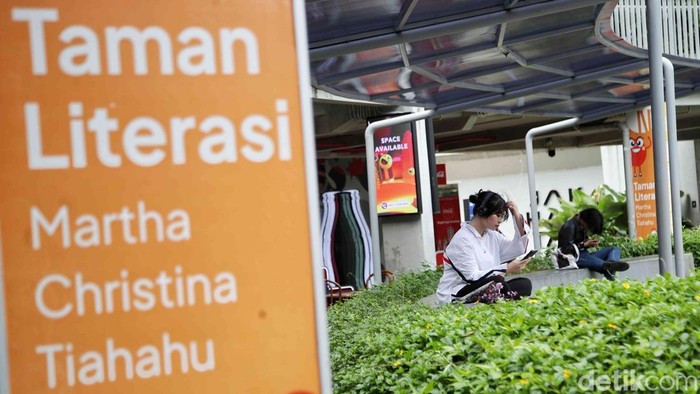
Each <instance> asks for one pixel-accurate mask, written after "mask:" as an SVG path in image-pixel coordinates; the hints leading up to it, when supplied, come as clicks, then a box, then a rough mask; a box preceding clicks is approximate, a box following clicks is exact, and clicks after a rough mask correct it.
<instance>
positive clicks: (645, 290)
mask: <svg viewBox="0 0 700 394" xmlns="http://www.w3.org/2000/svg"><path fill="white" fill-rule="evenodd" d="M644 295H646V296H647V297H649V295H651V292H650V291H649V290H648V289H644Z"/></svg>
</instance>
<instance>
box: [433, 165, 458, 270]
mask: <svg viewBox="0 0 700 394" xmlns="http://www.w3.org/2000/svg"><path fill="white" fill-rule="evenodd" d="M437 174H438V177H437V178H438V198H439V200H440V213H436V214H433V228H434V233H435V250H436V256H435V257H436V259H435V261H436V262H437V265H438V266H440V265H442V254H443V251H444V250H445V247H447V244H449V243H450V240H452V236H453V235H454V234H455V233H456V232H457V230H459V226H460V221H461V220H460V214H459V192H458V188H457V185H448V184H447V177H446V175H445V165H444V164H438V165H437Z"/></svg>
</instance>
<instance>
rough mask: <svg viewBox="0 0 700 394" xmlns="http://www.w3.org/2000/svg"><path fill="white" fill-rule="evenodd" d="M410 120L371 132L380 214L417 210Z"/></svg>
mask: <svg viewBox="0 0 700 394" xmlns="http://www.w3.org/2000/svg"><path fill="white" fill-rule="evenodd" d="M413 138H414V133H413V124H412V123H402V124H399V125H395V126H392V127H384V128H381V129H378V130H377V131H376V132H375V133H374V172H375V184H376V185H377V213H378V214H379V215H380V216H385V215H401V214H413V213H420V203H419V200H420V194H419V190H418V187H417V183H416V179H418V177H417V175H416V174H417V165H416V159H415V151H414V149H413V146H414V143H413Z"/></svg>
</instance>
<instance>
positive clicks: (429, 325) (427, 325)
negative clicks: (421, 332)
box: [425, 323, 433, 330]
mask: <svg viewBox="0 0 700 394" xmlns="http://www.w3.org/2000/svg"><path fill="white" fill-rule="evenodd" d="M431 328H433V325H432V324H430V323H428V324H426V325H425V329H426V330H430V329H431Z"/></svg>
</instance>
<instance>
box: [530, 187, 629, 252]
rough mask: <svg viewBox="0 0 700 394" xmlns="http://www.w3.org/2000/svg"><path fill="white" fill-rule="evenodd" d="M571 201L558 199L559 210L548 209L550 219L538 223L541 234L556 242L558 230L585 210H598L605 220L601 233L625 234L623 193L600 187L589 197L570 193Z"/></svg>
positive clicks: (625, 218)
mask: <svg viewBox="0 0 700 394" xmlns="http://www.w3.org/2000/svg"><path fill="white" fill-rule="evenodd" d="M572 197H573V201H565V200H563V199H562V198H559V199H558V200H559V208H549V212H550V213H551V215H552V217H551V218H550V219H544V220H542V221H541V222H540V226H541V227H542V228H543V230H542V234H543V235H546V236H548V237H549V238H551V239H553V240H556V239H557V238H558V237H559V229H560V228H561V226H563V225H564V223H566V221H567V220H569V219H571V218H572V217H573V216H574V215H576V214H577V213H579V212H580V211H582V210H584V209H586V208H596V209H598V210H599V211H600V212H601V213H602V214H603V217H604V218H605V222H604V223H603V232H604V233H605V234H610V235H624V234H626V233H627V204H626V202H625V201H626V200H627V198H626V196H625V194H624V193H619V192H616V191H615V190H613V189H611V188H610V187H609V186H606V185H601V186H599V187H598V188H596V189H595V190H593V192H592V193H591V194H590V195H589V194H586V193H584V192H583V191H581V190H573V191H572Z"/></svg>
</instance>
